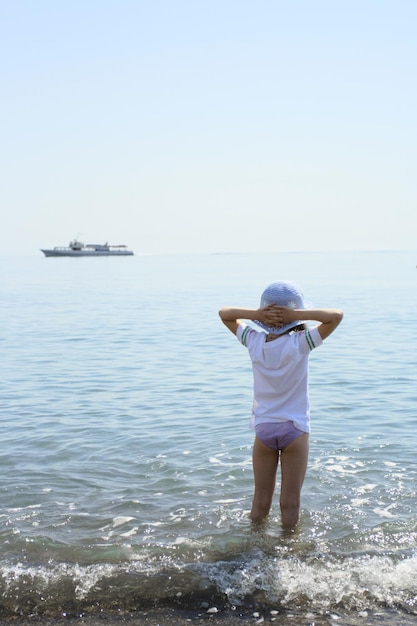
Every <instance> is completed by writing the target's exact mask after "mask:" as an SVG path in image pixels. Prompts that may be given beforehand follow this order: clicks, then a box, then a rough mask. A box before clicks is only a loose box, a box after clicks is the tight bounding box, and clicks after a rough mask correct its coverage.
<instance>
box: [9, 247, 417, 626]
mask: <svg viewBox="0 0 417 626" xmlns="http://www.w3.org/2000/svg"><path fill="white" fill-rule="evenodd" d="M416 264H417V252H416V251H409V252H407V251H405V252H394V251H392V252H343V251H340V252H301V253H300V252H294V253H289V252H283V253H280V252H274V253H272V252H269V253H267V252H265V253H245V254H243V253H242V254H237V253H231V254H181V253H178V254H170V255H169V254H166V255H163V254H161V255H140V254H136V255H135V256H134V257H123V258H111V257H110V258H44V257H43V256H42V255H41V253H40V252H39V254H38V255H37V254H36V253H35V254H33V255H32V256H28V257H14V258H6V257H3V258H1V259H0V268H1V278H0V280H1V307H0V321H1V323H0V328H1V330H0V346H1V355H2V358H1V377H0V388H1V393H0V423H1V450H0V620H8V619H12V618H16V619H17V618H18V617H19V618H20V619H23V618H28V619H29V617H31V616H32V617H33V616H38V617H45V618H47V619H49V620H54V619H55V620H60V619H64V618H73V619H77V618H81V617H84V618H85V617H86V616H94V615H95V616H100V617H101V618H102V619H103V618H104V617H106V618H107V622H106V623H112V622H109V621H108V620H111V616H113V617H114V616H116V617H117V623H118V624H120V623H123V622H125V621H126V622H128V621H129V620H132V619H133V618H134V616H135V615H139V614H140V612H141V611H142V612H143V611H146V610H153V609H158V610H159V612H160V614H161V615H162V617H161V619H160V620H159V621H158V623H159V624H164V623H165V622H164V619H163V615H164V611H165V612H166V615H167V616H168V615H171V616H172V615H174V614H178V615H182V616H183V617H184V623H187V621H188V622H190V621H193V620H195V619H197V618H198V619H205V620H208V621H210V619H220V618H221V617H222V616H224V620H225V623H226V621H227V619H229V618H230V619H232V618H233V616H239V619H240V620H241V622H242V623H246V622H247V623H256V624H258V623H262V622H265V623H269V622H275V623H276V624H285V625H290V626H291V625H297V626H299V625H304V624H310V625H311V624H334V625H341V626H344V625H356V624H395V625H401V624H416V625H417V455H416V449H417V432H416V426H417V324H416V314H417V268H416ZM280 279H288V280H292V281H294V282H296V283H297V284H299V285H300V287H301V288H302V290H303V292H304V295H305V298H306V300H307V301H308V302H309V304H310V306H314V307H316V308H319V307H322V308H324V307H328V308H342V309H343V311H344V320H343V322H342V324H341V325H340V326H339V327H338V329H337V330H336V331H335V332H334V334H333V335H332V336H331V337H329V338H328V339H327V340H326V342H325V343H324V344H323V346H321V347H320V348H319V349H317V350H315V351H314V352H313V353H312V354H311V357H310V402H311V420H312V433H311V445H310V457H309V466H308V470H307V476H306V480H305V483H304V486H303V491H302V507H301V518H300V522H299V525H298V527H297V529H296V530H295V531H294V532H293V533H288V532H286V533H284V532H283V530H282V529H281V525H280V514H279V506H278V498H279V483H278V484H277V493H276V497H275V500H274V505H273V509H272V511H271V514H270V516H269V518H268V520H266V521H265V523H264V524H261V525H253V524H252V523H251V522H250V520H249V519H248V512H249V510H250V507H251V500H252V496H253V474H252V465H251V451H252V444H253V439H254V435H253V431H252V430H251V429H250V426H249V421H250V413H251V406H252V376H251V365H250V361H249V357H248V354H247V351H246V349H245V348H244V347H243V346H241V345H240V344H239V343H238V341H237V340H236V338H235V337H234V336H233V335H232V333H230V332H229V331H228V330H227V329H226V328H225V327H224V326H223V325H222V323H221V322H220V319H219V317H218V310H219V308H220V307H222V306H225V305H232V306H241V307H257V306H258V303H259V298H260V294H261V292H262V291H263V289H264V288H265V287H266V286H267V285H268V284H269V283H270V282H273V281H275V280H280ZM161 612H162V613H161ZM187 616H188V617H187ZM155 623H156V622H155ZM166 623H168V617H167V620H166ZM239 623H240V622H239Z"/></svg>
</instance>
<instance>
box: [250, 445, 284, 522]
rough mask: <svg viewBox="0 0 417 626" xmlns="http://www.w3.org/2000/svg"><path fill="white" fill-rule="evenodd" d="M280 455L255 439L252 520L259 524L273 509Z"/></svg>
mask: <svg viewBox="0 0 417 626" xmlns="http://www.w3.org/2000/svg"><path fill="white" fill-rule="evenodd" d="M278 459H279V453H278V450H273V449H272V448H268V446H266V445H265V444H264V443H262V441H261V440H260V439H258V437H256V438H255V443H254V444H253V452H252V463H253V474H254V477H255V495H254V496H253V503H252V510H251V512H250V516H249V517H250V519H251V520H252V521H253V522H258V521H261V520H262V519H264V518H265V517H266V516H267V515H268V513H269V510H270V508H271V504H272V498H273V495H274V490H275V479H276V474H277V467H278Z"/></svg>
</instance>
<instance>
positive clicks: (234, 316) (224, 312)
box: [219, 304, 281, 335]
mask: <svg viewBox="0 0 417 626" xmlns="http://www.w3.org/2000/svg"><path fill="white" fill-rule="evenodd" d="M277 308H278V307H277V306H276V305H275V304H269V305H268V306H265V307H263V308H261V309H239V308H236V307H231V306H224V307H223V308H221V309H220V311H219V315H220V319H221V320H222V322H223V324H224V325H225V326H227V328H228V329H229V330H230V331H231V332H232V333H234V334H235V335H236V332H237V328H238V326H239V324H240V323H241V321H242V320H259V321H260V322H263V323H264V324H267V325H268V326H278V325H279V322H278V319H279V317H281V313H279V312H278V311H277Z"/></svg>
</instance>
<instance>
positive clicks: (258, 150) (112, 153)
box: [0, 0, 417, 256]
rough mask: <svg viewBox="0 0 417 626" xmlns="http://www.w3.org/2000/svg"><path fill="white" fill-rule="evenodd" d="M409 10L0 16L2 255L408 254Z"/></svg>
mask: <svg viewBox="0 0 417 626" xmlns="http://www.w3.org/2000/svg"><path fill="white" fill-rule="evenodd" d="M416 24H417V2H416V1H415V0H395V1H394V0H389V1H388V0H345V1H344V2H342V1H341V0H314V1H313V0H294V1H292V2H288V1H286V2H283V1H281V0H256V2H255V1H254V0H252V1H251V2H249V1H247V0H210V1H208V0H152V1H150V0H71V2H67V1H64V0H36V1H34V0H13V2H10V0H0V70H1V91H2V94H1V98H0V116H1V121H2V124H1V127H2V129H1V135H0V136H1V141H0V165H1V173H2V175H1V178H2V182H1V185H0V206H1V213H0V245H1V251H0V252H1V254H2V255H4V254H5V255H15V254H17V255H25V256H27V255H28V254H30V255H31V254H34V255H38V254H41V253H40V252H39V249H40V248H41V247H53V246H61V245H67V244H68V242H69V241H70V239H73V238H75V237H78V238H80V239H81V240H82V241H84V242H85V243H104V242H105V241H108V242H109V243H113V244H121V243H123V244H127V245H128V246H129V247H130V248H132V249H133V250H134V251H135V253H136V254H142V253H143V254H160V253H178V252H180V253H183V252H186V253H196V252H197V253H198V252H201V253H206V252H208V253H210V252H258V251H268V252H270V251H271V252H273V251H277V252H278V251H316V250H317V251H331V250H415V249H416V248H417V177H416V163H417V125H416V117H417V76H416V68H417V37H416V35H415V33H416Z"/></svg>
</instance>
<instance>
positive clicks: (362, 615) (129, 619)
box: [0, 607, 417, 626]
mask: <svg viewBox="0 0 417 626" xmlns="http://www.w3.org/2000/svg"><path fill="white" fill-rule="evenodd" d="M197 622H202V623H205V624H211V625H212V626H246V625H247V626H249V625H251V624H254V625H255V624H256V625H259V624H274V625H275V626H311V625H312V624H314V625H315V626H334V625H336V624H337V626H365V625H366V626H377V625H379V626H381V624H382V625H384V624H386V625H387V626H388V625H389V626H417V615H416V614H410V613H407V612H400V611H398V610H396V609H387V608H381V609H375V610H373V611H365V610H364V611H352V612H350V613H339V612H337V611H327V610H326V611H323V613H322V614H320V613H317V612H316V613H312V612H308V611H291V610H288V611H283V610H280V611H276V610H273V609H272V610H270V609H265V610H260V609H259V610H255V609H254V608H251V609H249V608H245V607H239V608H235V609H232V608H225V609H217V608H216V607H211V608H209V609H205V608H204V609H199V610H197V609H189V610H187V609H178V608H177V609H175V608H168V607H165V608H150V609H144V610H140V611H126V610H120V611H113V612H111V611H110V612H109V611H106V612H100V613H91V614H84V615H78V616H77V615H75V614H74V615H70V614H65V613H63V614H62V615H61V616H59V617H53V616H50V615H45V614H40V615H27V616H21V615H20V616H17V615H16V616H8V617H3V616H1V614H0V623H1V624H2V625H3V626H12V625H13V626H40V625H42V626H68V624H73V625H74V626H120V624H126V625H127V626H182V625H184V626H185V625H187V624H192V623H197Z"/></svg>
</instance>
